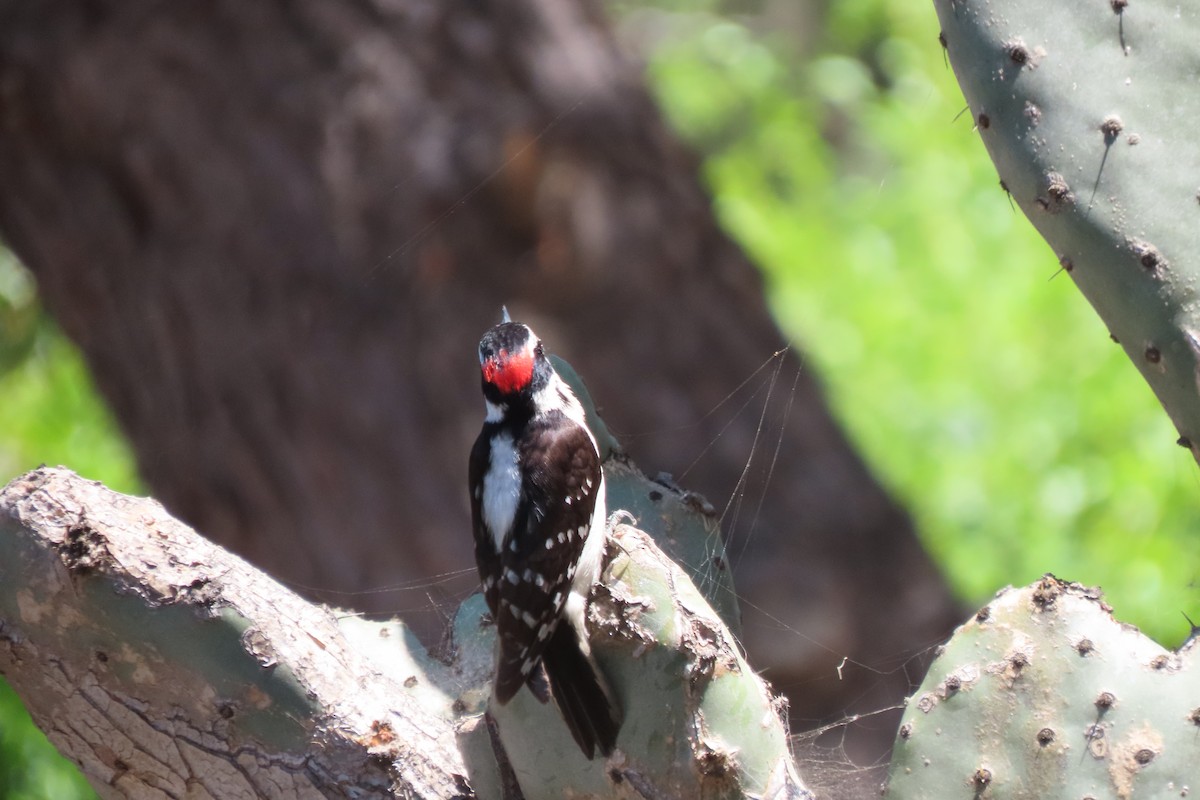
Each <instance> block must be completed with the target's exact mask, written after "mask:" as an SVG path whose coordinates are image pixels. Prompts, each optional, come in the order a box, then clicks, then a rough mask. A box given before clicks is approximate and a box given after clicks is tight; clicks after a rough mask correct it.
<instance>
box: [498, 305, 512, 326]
mask: <svg viewBox="0 0 1200 800" xmlns="http://www.w3.org/2000/svg"><path fill="white" fill-rule="evenodd" d="M500 321H501V322H512V317H510V316H509V315H508V306H500Z"/></svg>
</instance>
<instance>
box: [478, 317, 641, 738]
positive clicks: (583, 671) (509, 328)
mask: <svg viewBox="0 0 1200 800" xmlns="http://www.w3.org/2000/svg"><path fill="white" fill-rule="evenodd" d="M504 319H505V321H504V322H501V323H500V324H499V325H496V326H495V327H493V328H491V329H490V330H489V331H488V332H487V333H485V334H484V335H483V339H482V340H481V341H480V342H479V366H480V369H481V371H482V373H483V375H482V381H483V397H484V401H485V402H486V406H487V417H486V418H485V419H484V423H483V430H482V431H480V433H479V438H478V439H476V440H475V446H474V448H472V450H471V462H470V470H469V471H470V490H471V520H472V524H473V527H474V533H475V562H476V565H477V566H478V567H479V577H480V579H481V581H482V583H483V593H484V597H485V598H486V599H487V604H488V608H489V609H490V610H491V612H492V616H493V617H494V618H495V621H496V630H497V639H498V649H499V652H498V654H497V658H496V679H495V686H494V688H493V691H492V696H493V697H494V698H495V700H496V702H498V703H500V704H504V703H507V702H508V701H509V700H511V699H512V697H513V695H515V694H516V693H517V691H518V690H520V688H521V687H522V686H523V685H528V686H529V687H530V690H531V691H533V693H534V694H535V696H537V697H538V698H539V699H540V700H541V701H542V702H546V700H547V697H546V688H547V687H548V688H549V694H550V696H552V697H553V698H554V702H555V704H556V705H557V706H558V709H559V711H560V713H561V714H562V717H563V720H564V721H565V722H566V723H567V727H568V728H570V730H571V735H572V736H573V737H574V738H575V741H576V742H577V743H578V744H579V747H580V749H581V750H582V751H583V753H584V755H585V756H587V757H588V758H589V759H591V758H593V757H594V755H595V751H596V748H599V750H600V752H601V753H602V754H604V755H605V756H608V755H610V754H611V753H612V750H613V746H614V744H615V743H616V739H617V732H618V730H619V729H620V726H621V709H620V706H619V705H618V703H617V702H616V699H615V697H614V696H613V693H612V691H611V689H610V688H609V686H608V684H607V682H606V681H605V679H604V675H603V674H602V673H601V672H600V669H599V667H598V666H597V664H596V661H595V659H594V658H593V657H592V652H591V647H590V646H589V644H588V636H587V627H586V624H585V620H586V616H587V614H586V612H587V603H588V594H589V593H590V592H591V589H592V587H593V586H594V585H595V583H596V581H597V580H598V579H599V577H600V567H601V556H602V555H603V552H604V538H605V500H604V474H603V472H602V471H601V468H600V454H599V451H598V448H597V446H596V440H595V438H594V437H593V436H592V433H591V431H589V430H588V427H587V424H586V422H585V420H584V414H583V407H582V406H581V405H580V404H579V401H578V399H576V397H575V395H574V393H573V392H572V391H571V389H570V387H568V386H567V384H566V383H565V382H563V380H562V379H561V378H560V377H559V376H558V374H557V373H556V372H555V371H554V367H553V366H552V365H551V364H550V361H549V359H547V358H546V354H545V352H544V351H543V349H542V343H541V341H540V340H539V339H538V337H537V336H536V335H534V332H533V331H532V330H530V329H529V327H528V326H526V325H522V324H521V323H518V322H511V321H509V319H508V313H507V311H506V312H505V314H504ZM564 623H565V624H564ZM543 670H544V673H543Z"/></svg>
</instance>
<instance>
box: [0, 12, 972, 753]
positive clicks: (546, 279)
mask: <svg viewBox="0 0 1200 800" xmlns="http://www.w3.org/2000/svg"><path fill="white" fill-rule="evenodd" d="M601 11H602V9H601V8H600V7H599V6H598V4H597V3H596V2H594V1H593V0H582V1H581V2H565V1H564V0H509V2H504V3H499V2H491V1H484V2H479V1H478V0H475V1H473V2H464V1H462V0H407V1H406V2H400V3H397V2H389V0H345V2H337V3H332V2H328V0H292V1H291V2H284V1H283V0H263V1H262V2H255V3H241V2H232V1H231V0H226V1H225V2H216V1H214V2H201V3H161V2H153V1H152V0H76V1H74V2H71V1H68V0H62V1H61V2H40V3H28V2H24V1H23V0H0V235H3V237H4V238H5V239H6V241H7V242H8V243H9V245H10V246H11V247H12V248H13V249H14V250H15V252H16V253H17V254H18V255H19V257H20V258H21V259H22V260H23V261H24V263H25V264H26V265H28V266H29V267H30V268H31V269H32V270H33V271H34V272H35V274H36V275H37V278H38V280H39V284H40V287H41V291H42V293H43V296H44V298H45V302H46V304H47V306H48V307H49V308H50V310H51V311H52V312H53V313H54V315H55V316H56V317H57V319H58V320H59V322H60V323H61V325H62V327H63V328H64V329H65V330H66V332H67V333H68V335H70V336H71V338H73V339H74V340H75V341H76V342H77V343H78V344H79V345H80V346H81V348H82V349H83V352H84V354H85V356H86V358H87V360H88V363H89V364H90V366H91V368H92V370H93V372H94V374H95V377H96V380H97V382H98V384H99V386H100V389H101V391H102V392H103V393H104V395H105V396H106V397H107V399H108V401H109V402H110V404H111V405H112V407H113V409H114V410H115V413H116V415H117V418H118V419H119V421H120V423H121V425H122V426H123V428H124V430H125V431H126V433H127V434H128V435H129V437H130V439H131V440H132V442H133V446H134V447H135V449H136V453H137V456H138V459H139V463H140V467H141V471H142V474H143V476H144V477H145V480H146V482H147V483H148V485H149V486H150V488H151V490H152V491H153V493H154V494H155V496H156V497H158V498H159V499H161V500H162V501H163V502H164V503H165V504H166V505H167V506H168V507H169V508H170V509H171V510H172V512H173V513H175V514H176V515H178V516H180V517H182V518H183V519H185V520H187V521H188V522H189V523H190V524H192V525H194V526H196V527H197V528H198V529H200V530H201V531H203V532H204V533H205V534H206V535H208V536H210V537H211V538H213V539H214V540H216V541H218V542H221V543H222V544H224V545H226V546H228V547H230V548H232V549H234V550H236V551H237V552H239V553H241V554H243V555H245V556H247V557H248V558H250V559H251V560H252V561H253V562H254V563H256V564H258V565H260V566H262V567H264V568H266V569H268V570H269V571H271V572H272V573H273V574H275V575H277V576H279V577H280V578H281V579H284V580H287V581H290V582H292V583H293V584H296V585H298V586H299V587H300V588H301V589H302V590H305V589H307V590H310V591H309V594H315V595H316V596H318V597H323V598H324V599H326V600H332V601H335V602H342V603H344V604H349V605H353V606H357V607H360V608H364V609H371V610H384V611H401V612H403V613H404V614H405V616H406V617H407V618H408V619H409V620H410V622H412V623H413V624H414V625H415V626H417V627H418V628H419V629H423V630H425V631H426V632H427V633H431V632H433V631H434V630H436V628H437V627H438V626H439V625H440V621H441V616H440V615H443V614H445V613H446V609H447V605H448V604H449V603H452V602H453V601H456V600H457V599H458V598H460V597H462V596H463V595H464V594H465V593H467V592H469V591H470V590H471V589H472V588H473V587H474V585H475V582H476V581H475V577H474V574H473V566H472V560H471V555H470V534H469V525H468V511H467V502H466V499H467V498H466V491H465V488H464V487H465V464H466V454H467V452H468V449H469V446H470V442H471V440H472V438H473V437H474V435H475V433H476V431H477V430H478V425H479V423H480V420H481V414H482V407H481V406H482V404H481V402H480V400H479V397H478V386H477V382H478V379H477V377H476V374H477V373H476V363H475V345H476V342H477V341H478V336H479V334H480V333H481V332H482V330H483V329H485V328H486V327H487V326H488V325H490V324H491V323H492V322H493V321H494V320H495V319H496V318H497V315H498V312H499V306H500V304H501V303H507V304H508V306H509V308H510V309H511V310H512V311H513V314H514V316H516V317H518V318H524V319H526V320H528V321H530V322H531V323H532V324H533V325H534V327H535V329H536V330H538V331H539V333H541V335H542V336H543V338H544V339H545V340H546V341H547V343H548V347H549V348H550V349H551V350H552V351H555V352H557V353H559V354H560V355H563V356H564V357H566V358H567V359H568V360H570V361H571V362H572V363H573V364H574V365H575V367H576V368H577V369H578V370H579V371H580V373H581V374H582V375H583V376H584V377H585V379H587V380H588V381H589V384H590V387H591V390H592V393H593V395H594V396H595V399H596V402H597V404H598V406H599V407H600V409H601V411H602V413H603V414H604V415H605V417H606V419H607V421H608V422H609V424H610V426H611V427H612V428H613V430H614V432H616V433H617V435H618V437H622V434H624V435H623V441H624V442H625V444H626V446H627V447H628V449H629V450H630V452H631V453H632V455H633V456H634V458H635V459H636V460H637V461H638V462H639V463H640V464H641V465H642V466H643V468H645V469H647V470H648V471H650V472H651V473H653V472H654V471H656V470H658V469H663V470H667V471H671V472H675V473H677V474H678V473H681V472H683V471H685V470H686V471H687V475H686V477H685V478H684V481H683V482H684V483H686V484H687V486H688V488H691V489H694V490H697V491H700V492H702V493H704V494H706V495H707V496H708V497H709V498H710V499H711V500H712V502H713V503H714V505H715V506H716V507H717V508H718V510H720V509H722V508H724V507H725V506H726V501H727V500H728V499H729V498H731V497H732V498H733V500H732V501H730V506H729V507H730V508H731V509H734V510H737V512H738V513H733V511H731V513H730V514H729V515H728V517H727V522H728V523H729V525H730V526H731V527H733V528H734V529H733V530H732V531H731V536H732V541H731V543H730V552H731V553H733V554H735V555H736V556H737V557H738V558H737V560H736V561H735V563H734V567H735V574H736V579H737V582H738V586H739V589H740V592H741V594H742V595H743V596H744V597H745V598H746V600H747V601H748V602H747V604H746V605H745V611H746V625H745V639H746V644H747V647H748V650H749V653H750V657H751V661H752V662H753V663H755V664H757V665H758V666H759V667H760V668H764V669H765V671H766V675H767V676H768V677H769V678H771V679H772V680H773V681H775V682H776V684H777V686H779V688H781V689H783V690H784V691H786V692H788V693H789V694H790V695H791V700H792V707H793V715H794V718H803V719H806V720H812V719H814V718H824V719H827V718H830V717H835V718H836V717H837V716H840V715H841V714H842V713H845V712H848V711H852V710H858V711H866V710H871V709H874V708H878V707H880V706H882V705H884V704H886V703H890V702H895V701H897V700H898V699H899V698H900V696H901V695H902V693H903V692H904V691H905V689H906V688H907V679H908V676H907V675H905V674H904V671H903V670H899V669H897V670H895V671H893V672H890V673H887V674H883V675H879V674H876V673H874V672H870V671H866V670H858V669H854V668H853V665H850V666H848V667H847V668H846V669H845V670H844V680H841V681H839V680H838V678H837V674H836V672H835V667H836V666H837V664H838V662H839V661H840V660H841V657H842V656H843V655H846V656H849V657H850V658H851V659H854V660H856V661H858V662H863V663H866V664H870V665H872V666H876V667H880V668H884V669H891V668H894V667H897V666H898V665H897V664H895V663H891V662H889V661H888V659H889V658H892V657H894V656H895V654H912V653H915V652H917V651H919V650H920V649H921V648H922V647H924V646H925V645H926V644H927V643H928V642H930V641H931V640H935V639H937V638H939V637H941V636H943V635H944V634H945V633H946V632H947V631H948V630H949V629H950V627H951V626H952V624H953V621H954V619H955V617H956V613H955V610H954V608H953V603H952V601H951V598H950V596H949V594H948V592H947V590H946V588H945V587H944V585H943V583H942V582H941V580H940V578H939V576H938V575H937V573H936V571H935V569H934V568H933V567H932V566H931V564H930V562H929V560H928V559H927V557H926V555H925V554H924V553H923V551H922V550H921V548H920V546H919V544H918V543H917V540H916V538H915V537H914V535H913V530H912V526H911V523H910V520H909V518H908V517H907V515H906V514H905V513H904V511H903V510H902V509H900V508H898V507H897V506H896V504H895V503H894V502H893V501H892V500H891V499H890V498H889V497H888V496H887V495H886V493H885V492H884V491H883V490H882V489H881V488H880V487H879V485H878V484H877V483H876V482H875V481H874V480H873V478H872V476H871V475H870V473H869V472H868V470H867V469H866V468H865V467H864V465H863V463H862V461H861V460H860V459H859V457H858V456H857V455H856V454H855V452H854V451H853V449H852V448H851V447H850V446H849V445H848V443H847V441H846V439H845V437H844V435H843V434H842V432H841V431H840V430H839V429H838V427H837V426H836V424H835V423H834V422H833V421H832V420H831V418H830V416H829V413H828V409H827V408H826V406H825V403H824V399H823V397H822V395H821V392H820V388H819V386H818V384H817V382H816V379H815V377H814V376H813V374H812V372H811V370H810V369H808V368H807V367H803V368H802V361H803V359H802V357H801V355H800V354H799V353H797V352H796V351H795V350H793V351H791V352H789V353H787V354H786V355H784V356H783V357H782V359H781V360H779V361H777V362H775V363H774V364H773V365H772V366H771V368H770V369H768V370H766V371H764V372H763V373H760V374H759V375H758V376H756V378H755V379H754V381H753V382H752V383H751V385H750V386H749V387H748V388H746V389H743V391H742V393H741V394H739V395H737V396H735V397H733V398H732V399H731V400H730V402H726V403H724V404H723V405H722V403H723V401H725V400H726V399H727V398H728V397H729V395H730V393H731V392H733V391H734V390H735V389H736V388H737V387H738V386H739V384H740V383H741V382H742V381H743V380H744V379H745V378H746V377H747V376H748V375H750V374H751V373H752V372H754V370H755V369H756V368H757V367H758V366H759V365H760V364H762V363H763V362H764V361H765V360H767V359H768V357H769V356H770V355H771V353H773V352H774V351H776V350H777V349H778V348H779V347H780V346H781V345H782V341H781V335H780V333H779V332H778V330H777V329H776V327H775V325H774V324H773V322H772V321H771V319H770V317H769V315H768V312H767V308H766V305H765V303H764V299H763V288H762V282H761V279H760V277H759V274H758V272H757V271H756V270H755V269H754V267H753V266H752V265H751V264H750V263H748V261H747V259H746V257H745V255H744V254H743V253H742V252H741V251H740V250H739V249H738V248H737V246H736V245H734V244H733V243H731V242H730V241H729V239H728V238H727V237H726V236H725V235H724V234H723V233H722V232H721V231H720V230H718V228H717V226H716V224H715V222H714V218H713V215H712V212H711V209H710V206H709V201H708V199H707V197H706V196H705V193H704V191H703V190H702V189H701V187H700V185H699V183H698V181H697V178H696V175H695V167H696V164H695V161H694V159H693V158H692V156H691V155H690V154H689V153H687V152H686V151H685V150H684V149H683V148H682V147H681V146H680V145H679V144H678V142H677V141H676V139H675V138H674V137H673V136H672V135H671V134H670V132H669V131H667V130H666V129H665V127H664V124H663V121H662V118H661V116H660V114H659V113H658V111H657V110H656V108H655V106H654V104H653V102H652V100H651V99H650V97H649V95H648V94H647V92H646V90H645V88H644V86H643V84H642V80H641V77H640V73H639V69H638V65H637V64H635V63H632V62H631V61H630V60H629V59H628V58H627V57H626V56H625V55H624V54H623V53H622V52H621V50H620V49H619V48H618V47H617V46H616V44H615V43H614V41H613V39H612V36H611V34H610V31H609V29H608V27H607V25H606V24H605V22H604V20H603V15H602V13H601ZM848 288H849V287H848ZM776 368H779V369H781V372H780V373H779V375H780V377H779V380H778V381H777V383H776V385H775V388H774V391H773V392H772V393H771V394H770V395H768V394H767V392H766V388H765V383H766V382H767V381H768V380H769V379H770V375H771V374H772V370H774V369H776ZM793 381H796V384H795V389H794V391H793V389H792V384H793ZM755 392H757V394H755ZM747 403H748V405H747ZM760 426H761V427H760ZM752 453H753V454H754V459H753V461H750V468H749V469H748V470H746V471H745V474H743V470H744V469H745V467H746V464H747V462H748V460H749V459H750V456H751V454H752ZM693 461H696V464H695V466H693V467H691V468H690V469H688V465H689V464H691V463H692V462H693ZM768 479H769V483H768ZM760 500H761V509H760V508H759V503H760ZM735 522H736V524H734V523H735ZM399 531H405V532H406V533H405V536H404V538H403V539H402V540H401V539H399V537H398V532H399ZM417 534H419V535H417ZM457 570H461V571H462V573H461V574H455V575H452V576H450V577H449V578H448V579H446V580H439V581H438V582H437V583H435V584H429V583H428V579H429V578H430V577H431V576H444V575H445V574H446V573H453V572H454V571H457ZM404 582H408V583H409V584H410V585H417V584H420V588H419V589H417V590H414V591H410V592H403V593H399V594H397V593H380V594H366V595H352V596H342V595H339V594H336V592H352V591H356V590H362V589H365V588H371V587H379V586H385V585H395V584H399V583H404ZM313 589H320V590H321V592H314V591H311V590H313ZM793 631H799V633H800V635H797V634H796V633H794V632H793ZM881 727H882V728H883V729H884V730H883V735H882V738H881V741H888V740H890V736H891V732H890V731H889V730H887V729H886V728H887V726H886V725H882V726H881Z"/></svg>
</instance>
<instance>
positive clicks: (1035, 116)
mask: <svg viewBox="0 0 1200 800" xmlns="http://www.w3.org/2000/svg"><path fill="white" fill-rule="evenodd" d="M935 5H936V6H937V12H938V18H939V19H940V21H941V24H942V37H943V42H944V44H945V46H946V48H947V51H948V53H949V58H950V63H951V64H952V65H953V67H954V72H955V74H956V75H957V77H958V80H959V83H960V84H961V85H962V88H963V93H964V95H965V96H966V99H967V102H968V104H969V106H970V111H971V117H972V118H973V119H974V121H975V124H976V128H977V129H978V131H979V135H980V136H981V137H982V139H983V142H984V144H985V145H986V146H987V149H988V153H989V154H990V155H991V157H992V160H993V161H994V162H995V164H996V169H997V171H998V172H999V175H1000V179H1001V182H1002V185H1003V186H1004V187H1006V188H1007V189H1008V190H1009V191H1010V192H1011V193H1012V197H1013V198H1014V199H1015V200H1016V202H1017V203H1018V204H1019V205H1020V207H1021V209H1022V211H1024V212H1025V214H1026V216H1028V217H1029V219H1030V221H1032V222H1033V224H1034V226H1035V227H1036V228H1037V229H1038V231H1039V232H1040V233H1041V234H1042V236H1043V237H1045V239H1046V241H1047V242H1049V243H1050V246H1051V247H1052V248H1053V249H1054V251H1055V254H1056V255H1057V256H1058V258H1059V259H1060V263H1061V264H1062V266H1063V268H1064V269H1065V270H1067V271H1068V272H1069V274H1070V275H1071V276H1072V277H1073V278H1074V280H1075V282H1076V284H1077V285H1078V286H1079V288H1080V289H1081V290H1082V291H1083V293H1084V295H1085V296H1086V297H1087V299H1088V301H1089V302H1091V304H1092V305H1093V306H1094V307H1095V309H1096V311H1097V312H1098V313H1099V314H1100V316H1101V318H1102V319H1103V320H1104V322H1105V324H1106V325H1108V328H1109V330H1110V331H1111V332H1112V335H1113V336H1114V338H1116V339H1117V340H1118V341H1119V342H1120V343H1121V346H1122V347H1123V348H1124V349H1125V352H1126V353H1127V354H1128V355H1129V357H1130V358H1131V359H1132V360H1133V362H1134V364H1135V365H1137V367H1138V369H1139V370H1140V371H1141V372H1142V374H1143V376H1145V378H1146V380H1147V381H1148V382H1149V383H1150V386H1151V387H1152V388H1153V389H1154V392H1155V394H1156V395H1157V396H1158V398H1159V400H1160V401H1161V402H1162V404H1163V406H1164V407H1165V408H1166V410H1167V413H1168V414H1169V415H1170V416H1171V419H1172V420H1173V421H1174V423H1175V426H1176V428H1177V429H1178V430H1179V433H1180V436H1181V439H1180V444H1183V445H1184V446H1188V447H1191V449H1192V452H1193V454H1195V455H1197V456H1198V457H1200V449H1198V446H1200V391H1198V390H1197V374H1198V367H1200V355H1198V353H1200V302H1198V301H1200V296H1198V294H1197V292H1198V291H1200V202H1198V192H1200V131H1198V127H1200V44H1198V43H1200V5H1198V4H1196V3H1193V2H1175V1H1174V0H1172V2H1161V1H1155V0H1072V1H1071V2H1046V1H1045V0H990V1H989V0H935ZM1018 266H1019V265H1014V267H1018Z"/></svg>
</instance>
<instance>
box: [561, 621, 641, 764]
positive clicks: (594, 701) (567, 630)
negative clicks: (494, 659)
mask: <svg viewBox="0 0 1200 800" xmlns="http://www.w3.org/2000/svg"><path fill="white" fill-rule="evenodd" d="M542 658H543V661H542V663H543V664H544V665H545V667H546V677H547V678H549V682H550V694H551V696H552V697H553V698H554V703H555V705H557V706H558V709H559V711H560V712H561V713H562V717H563V720H564V721H566V723H567V727H568V728H569V729H570V730H571V736H572V737H574V739H575V742H576V743H577V744H578V745H579V749H580V750H582V751H583V754H584V755H585V756H587V757H588V758H589V759H591V758H593V757H594V756H595V752H596V749H597V748H599V750H600V753H601V754H602V755H604V756H605V757H607V756H610V755H612V751H613V748H614V747H615V746H616V743H617V733H618V732H619V731H620V730H621V722H622V720H623V714H622V712H621V705H620V703H618V702H617V698H616V696H615V695H614V694H613V691H612V689H611V688H610V687H609V685H608V682H607V681H606V680H605V679H604V674H603V673H602V672H601V671H600V668H599V666H598V665H597V664H596V661H595V659H594V658H593V657H592V655H591V654H590V653H584V652H583V650H582V649H580V647H579V640H578V638H577V635H576V633H575V629H574V628H573V627H572V626H571V625H559V626H558V628H557V629H556V630H555V632H554V634H553V635H552V636H551V637H550V641H549V642H547V644H546V651H545V653H544V655H543V657H542Z"/></svg>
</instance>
